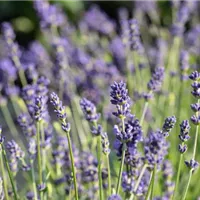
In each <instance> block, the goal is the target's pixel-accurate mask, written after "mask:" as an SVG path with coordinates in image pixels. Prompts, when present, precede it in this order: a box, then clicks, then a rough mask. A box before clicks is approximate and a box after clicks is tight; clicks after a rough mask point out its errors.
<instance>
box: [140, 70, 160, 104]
mask: <svg viewBox="0 0 200 200" xmlns="http://www.w3.org/2000/svg"><path fill="white" fill-rule="evenodd" d="M163 80H164V67H157V68H156V69H155V71H154V73H153V74H152V78H151V79H150V81H149V82H148V84H147V88H148V90H149V92H148V93H145V94H144V98H145V100H147V101H148V100H149V99H151V98H153V92H158V91H159V90H160V89H161V86H162V83H163Z"/></svg>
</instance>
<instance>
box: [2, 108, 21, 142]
mask: <svg viewBox="0 0 200 200" xmlns="http://www.w3.org/2000/svg"><path fill="white" fill-rule="evenodd" d="M1 110H2V113H3V116H4V119H5V120H6V123H7V125H8V128H9V129H10V132H11V133H12V135H13V137H14V138H15V139H16V134H17V133H18V131H17V128H16V126H15V124H14V122H13V119H12V117H11V114H10V111H9V110H8V107H7V105H1Z"/></svg>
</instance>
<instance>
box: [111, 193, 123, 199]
mask: <svg viewBox="0 0 200 200" xmlns="http://www.w3.org/2000/svg"><path fill="white" fill-rule="evenodd" d="M108 200H122V198H121V197H120V196H119V195H118V194H112V195H111V196H109V197H108Z"/></svg>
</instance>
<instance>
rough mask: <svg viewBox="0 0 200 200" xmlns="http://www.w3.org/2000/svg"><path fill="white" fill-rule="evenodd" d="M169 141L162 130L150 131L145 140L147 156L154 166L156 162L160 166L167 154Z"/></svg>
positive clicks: (150, 164) (150, 163)
mask: <svg viewBox="0 0 200 200" xmlns="http://www.w3.org/2000/svg"><path fill="white" fill-rule="evenodd" d="M167 149H168V143H167V142H166V140H165V137H164V136H163V134H162V131H159V130H158V131H156V132H150V133H149V135H148V138H147V139H146V141H145V147H144V150H145V158H146V160H147V162H148V163H149V166H150V167H152V166H154V165H155V164H157V165H158V166H159V165H160V164H161V163H162V162H163V160H164V157H165V155H166V154H167Z"/></svg>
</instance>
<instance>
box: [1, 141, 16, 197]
mask: <svg viewBox="0 0 200 200" xmlns="http://www.w3.org/2000/svg"><path fill="white" fill-rule="evenodd" d="M1 148H2V153H3V158H4V161H5V163H6V168H7V171H8V176H9V179H10V182H11V185H12V189H13V193H14V199H15V200H18V197H17V190H16V188H15V184H14V178H13V174H12V172H11V170H10V166H9V163H8V159H7V155H6V151H5V148H4V145H3V144H1Z"/></svg>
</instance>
